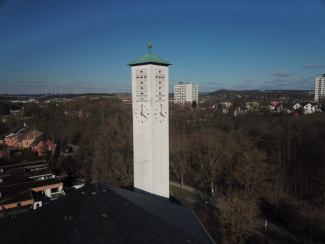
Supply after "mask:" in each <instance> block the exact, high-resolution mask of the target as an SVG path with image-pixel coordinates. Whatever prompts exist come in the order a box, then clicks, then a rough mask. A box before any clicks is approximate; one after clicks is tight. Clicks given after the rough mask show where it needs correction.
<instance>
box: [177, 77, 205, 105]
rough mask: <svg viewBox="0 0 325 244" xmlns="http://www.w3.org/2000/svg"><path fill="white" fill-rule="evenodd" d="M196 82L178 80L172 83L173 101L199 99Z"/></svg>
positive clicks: (182, 102) (182, 101)
mask: <svg viewBox="0 0 325 244" xmlns="http://www.w3.org/2000/svg"><path fill="white" fill-rule="evenodd" d="M198 94H199V87H198V84H192V83H190V82H179V83H177V84H175V85H174V103H180V104H185V103H192V102H193V101H196V102H198V100H199V95H198Z"/></svg>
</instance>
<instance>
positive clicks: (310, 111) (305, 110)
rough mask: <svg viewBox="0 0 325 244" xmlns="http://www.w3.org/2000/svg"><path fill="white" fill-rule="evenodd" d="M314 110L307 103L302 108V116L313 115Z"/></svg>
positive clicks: (312, 106) (313, 107)
mask: <svg viewBox="0 0 325 244" xmlns="http://www.w3.org/2000/svg"><path fill="white" fill-rule="evenodd" d="M315 111H316V108H315V106H314V105H312V104H311V103H307V104H305V105H304V106H303V114H314V113H315Z"/></svg>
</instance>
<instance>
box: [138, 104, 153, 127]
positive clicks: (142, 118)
mask: <svg viewBox="0 0 325 244" xmlns="http://www.w3.org/2000/svg"><path fill="white" fill-rule="evenodd" d="M134 117H135V119H136V120H137V121H138V123H140V124H145V123H146V121H147V120H149V118H150V110H149V108H148V107H147V105H145V104H143V103H139V104H137V105H136V106H135V109H134Z"/></svg>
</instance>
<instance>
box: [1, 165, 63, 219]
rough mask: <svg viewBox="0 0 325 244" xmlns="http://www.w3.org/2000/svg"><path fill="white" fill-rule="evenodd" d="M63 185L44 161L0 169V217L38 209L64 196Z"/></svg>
mask: <svg viewBox="0 0 325 244" xmlns="http://www.w3.org/2000/svg"><path fill="white" fill-rule="evenodd" d="M64 194H65V193H64V191H63V183H62V181H61V180H60V178H58V177H56V176H55V175H54V173H53V171H52V170H51V169H50V167H49V165H48V163H47V162H45V161H36V162H28V163H20V164H14V165H7V166H2V167H0V216H1V217H2V216H8V215H15V214H19V213H24V212H28V211H30V210H35V209H37V208H39V207H41V206H42V205H44V204H45V203H47V202H49V201H51V200H53V199H57V198H58V197H59V196H61V195H64Z"/></svg>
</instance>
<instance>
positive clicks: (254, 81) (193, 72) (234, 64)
mask: <svg viewBox="0 0 325 244" xmlns="http://www.w3.org/2000/svg"><path fill="white" fill-rule="evenodd" d="M148 26H151V31H150V34H148ZM148 39H150V40H151V42H152V45H153V47H152V53H153V54H155V55H157V56H159V57H161V58H163V59H165V60H167V61H168V62H170V63H172V64H173V65H171V66H170V75H169V81H170V88H172V85H173V84H175V83H177V82H179V81H189V82H193V83H197V84H199V91H215V90H218V89H236V90H242V89H248V90H250V89H259V90H264V89H298V90H306V89H308V90H312V89H314V84H315V78H316V77H317V76H320V75H321V74H322V73H324V72H325V0H272V1H271V0H269V1H267V0H210V1H208V0H201V1H192V0H173V1H171V0H164V1H155V0H151V1H144V0H139V1H134V0H93V1H91V0H28V1H25V0H20V1H19V0H7V1H6V0H2V1H0V94H1V93H17V94H19V93H47V94H49V93H54V92H56V93H61V92H62V93H65V92H67V93H87V92H103V93H112V92H130V91H131V72H130V67H129V66H128V65H127V63H129V62H131V61H133V60H134V59H136V58H138V57H140V56H143V55H144V54H146V53H147V52H148V49H147V42H148ZM171 91H172V90H171Z"/></svg>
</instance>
